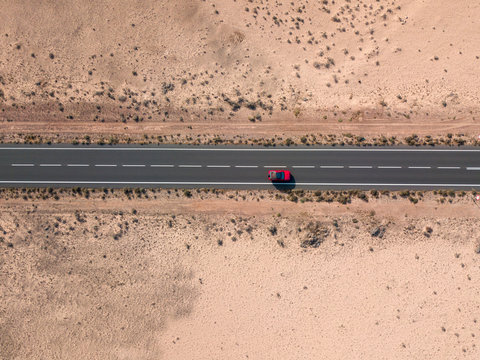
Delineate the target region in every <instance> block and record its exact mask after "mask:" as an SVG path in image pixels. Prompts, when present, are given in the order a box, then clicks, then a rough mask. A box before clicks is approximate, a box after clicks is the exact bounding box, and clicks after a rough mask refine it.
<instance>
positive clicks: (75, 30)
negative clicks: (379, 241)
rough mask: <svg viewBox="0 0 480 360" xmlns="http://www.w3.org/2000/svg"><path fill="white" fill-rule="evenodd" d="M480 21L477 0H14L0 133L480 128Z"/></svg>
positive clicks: (0, 64)
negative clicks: (27, 1)
mask: <svg viewBox="0 0 480 360" xmlns="http://www.w3.org/2000/svg"><path fill="white" fill-rule="evenodd" d="M479 16H480V5H479V4H477V3H475V2H472V1H465V0H462V1H460V2H458V1H457V2H451V1H446V0H436V1H433V0H429V1H412V0H395V1H384V0H375V1H374V0H364V1H356V0H355V1H332V0H325V1H294V2H288V1H285V2H279V1H268V0H263V1H259V0H255V1H251V0H248V1H246V0H237V1H212V0H208V1H201V0H182V1H167V0H163V1H145V2H131V1H80V2H79V1H63V2H40V3H37V2H35V3H25V2H18V1H14V0H3V1H2V13H1V15H0V107H1V109H2V110H1V112H0V123H1V126H0V135H1V136H2V140H3V141H14V140H15V139H16V138H23V137H24V136H25V135H26V134H35V135H43V136H48V137H50V138H53V139H54V140H61V139H64V140H65V141H68V140H69V139H70V141H71V139H72V138H73V137H77V138H79V139H83V137H84V136H85V135H89V136H91V137H92V136H93V137H95V136H100V135H102V136H106V137H110V136H112V135H123V136H127V137H131V138H132V139H133V140H135V141H138V139H142V138H143V137H144V135H147V136H167V138H165V139H164V141H169V140H170V137H169V136H170V135H173V136H177V134H179V135H181V136H182V137H183V138H184V140H187V139H185V138H193V139H195V138H196V137H197V136H199V135H200V136H210V137H214V136H220V137H224V138H232V137H234V136H238V137H241V138H248V137H257V138H260V137H266V138H270V137H272V136H275V135H277V136H284V137H285V136H300V135H305V134H342V133H353V134H355V135H361V136H371V135H380V134H383V135H386V136H405V135H411V134H412V133H417V134H419V135H432V136H437V135H445V134H447V133H454V134H455V133H461V134H468V135H471V136H473V135H475V136H476V135H478V134H477V133H478V126H479V105H478V104H479V87H478V86H477V84H478V83H479V80H480V71H479V69H480V25H479V24H478V21H477V19H478V17H479ZM19 134H20V135H19Z"/></svg>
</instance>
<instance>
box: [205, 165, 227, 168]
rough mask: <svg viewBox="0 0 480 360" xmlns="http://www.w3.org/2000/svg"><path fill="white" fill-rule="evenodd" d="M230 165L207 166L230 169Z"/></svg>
mask: <svg viewBox="0 0 480 360" xmlns="http://www.w3.org/2000/svg"><path fill="white" fill-rule="evenodd" d="M229 167H230V165H207V168H229Z"/></svg>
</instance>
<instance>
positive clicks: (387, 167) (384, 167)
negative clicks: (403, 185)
mask: <svg viewBox="0 0 480 360" xmlns="http://www.w3.org/2000/svg"><path fill="white" fill-rule="evenodd" d="M377 168H379V169H401V168H402V167H401V166H377Z"/></svg>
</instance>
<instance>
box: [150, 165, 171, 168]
mask: <svg viewBox="0 0 480 360" xmlns="http://www.w3.org/2000/svg"><path fill="white" fill-rule="evenodd" d="M150 166H151V167H171V168H172V167H174V166H175V165H160V164H158V165H157V164H153V165H150Z"/></svg>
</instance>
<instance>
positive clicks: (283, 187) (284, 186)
mask: <svg viewBox="0 0 480 360" xmlns="http://www.w3.org/2000/svg"><path fill="white" fill-rule="evenodd" d="M272 184H273V186H274V187H275V189H277V190H280V191H282V192H286V191H289V190H293V189H295V186H296V182H295V177H294V176H293V175H292V174H290V181H288V182H281V183H275V182H272Z"/></svg>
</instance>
